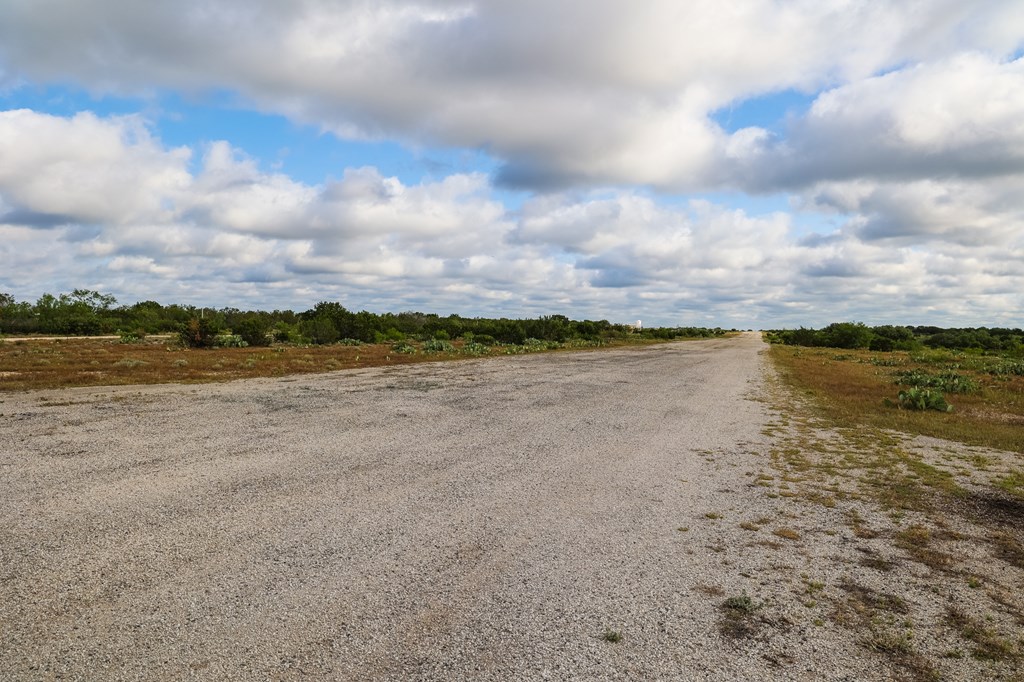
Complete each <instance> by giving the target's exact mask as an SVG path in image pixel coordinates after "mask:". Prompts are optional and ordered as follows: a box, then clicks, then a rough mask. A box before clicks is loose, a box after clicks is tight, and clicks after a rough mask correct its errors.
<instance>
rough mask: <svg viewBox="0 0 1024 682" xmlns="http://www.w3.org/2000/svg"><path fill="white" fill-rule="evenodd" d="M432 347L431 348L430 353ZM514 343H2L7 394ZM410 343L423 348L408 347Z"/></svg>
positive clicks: (487, 352) (199, 379) (419, 358)
mask: <svg viewBox="0 0 1024 682" xmlns="http://www.w3.org/2000/svg"><path fill="white" fill-rule="evenodd" d="M657 343H661V342H660V341H658V340H643V339H640V340H637V339H623V340H621V341H606V342H602V343H601V344H599V345H595V344H591V345H581V344H553V345H552V344H549V343H545V344H543V345H536V346H530V347H526V346H524V347H523V348H525V349H526V350H527V351H528V352H560V351H571V350H575V349H586V350H600V349H612V348H631V347H640V346H647V345H652V344H657ZM427 346H429V348H430V349H432V350H430V351H427V348H426V347H427ZM509 348H511V347H510V346H502V345H494V346H485V345H483V344H466V343H464V342H462V341H456V342H445V343H442V344H438V343H431V342H430V341H427V342H425V343H424V344H423V350H424V351H425V352H419V350H420V349H418V348H417V347H416V346H414V345H413V344H411V343H404V344H391V343H381V344H362V343H338V344H331V345H322V346H308V347H307V346H296V345H291V344H281V345H275V346H272V347H270V348H268V349H267V352H266V353H262V352H261V353H260V354H259V355H258V356H254V355H253V349H252V348H251V347H250V348H211V349H203V350H198V349H187V348H183V347H181V346H179V345H178V344H177V343H176V342H173V341H169V340H167V339H161V338H159V337H152V336H151V337H147V338H146V339H141V340H140V341H139V342H137V343H130V344H123V343H121V342H120V340H118V339H100V338H90V337H76V338H71V339H68V340H66V341H65V342H62V343H55V342H54V341H46V340H40V341H36V340H17V341H13V342H10V343H6V344H3V345H0V377H2V380H0V392H2V391H21V390H37V389H55V388H70V387H75V386H112V385H126V384H161V383H172V382H173V383H209V382H218V381H232V380H235V379H248V378H256V377H280V376H287V375H295V374H315V373H321V372H329V371H336V370H342V369H353V368H357V367H379V366H390V365H398V364H410V363H420V362H438V361H447V360H455V359H460V358H466V357H481V356H498V355H506V351H507V350H508V349H509ZM410 349H411V350H412V351H416V352H409V351H410Z"/></svg>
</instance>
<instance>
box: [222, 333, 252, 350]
mask: <svg viewBox="0 0 1024 682" xmlns="http://www.w3.org/2000/svg"><path fill="white" fill-rule="evenodd" d="M213 345H214V346H216V347H217V348H246V347H248V346H249V344H248V343H247V342H246V340H245V339H243V338H242V337H241V336H239V335H238V334H218V335H217V336H215V337H214V339H213Z"/></svg>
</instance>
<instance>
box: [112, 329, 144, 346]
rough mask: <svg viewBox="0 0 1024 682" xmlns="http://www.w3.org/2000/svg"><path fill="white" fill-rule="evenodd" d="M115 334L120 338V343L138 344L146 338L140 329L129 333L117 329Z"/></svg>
mask: <svg viewBox="0 0 1024 682" xmlns="http://www.w3.org/2000/svg"><path fill="white" fill-rule="evenodd" d="M117 334H118V336H120V337H121V343H140V342H141V341H142V340H143V339H145V338H146V332H145V331H144V330H142V329H136V330H135V331H130V332H126V331H123V330H121V329H118V330H117Z"/></svg>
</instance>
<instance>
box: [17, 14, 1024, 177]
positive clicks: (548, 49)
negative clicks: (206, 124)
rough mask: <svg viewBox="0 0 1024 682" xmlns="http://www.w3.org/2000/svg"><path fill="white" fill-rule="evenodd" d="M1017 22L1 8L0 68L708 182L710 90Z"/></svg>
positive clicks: (972, 38) (555, 171)
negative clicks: (198, 94) (228, 97)
mask: <svg viewBox="0 0 1024 682" xmlns="http://www.w3.org/2000/svg"><path fill="white" fill-rule="evenodd" d="M1022 39H1024V19H1022V18H1021V13H1020V12H1019V6H1018V4H1017V3H1016V2H1014V1H1013V0H1005V1H993V2H987V3H984V5H981V6H979V5H977V4H976V3H973V4H972V3H962V2H954V1H953V0H922V1H921V2H915V3H851V2H845V1H842V0H833V1H830V2H821V1H819V2H796V3H784V4H780V3H778V2H773V1H771V0H747V1H746V2H741V3H719V2H696V3H679V2H676V1H675V0H652V1H649V2H645V3H642V4H639V5H638V4H636V3H621V2H616V1H613V0H568V1H563V2H558V3H551V2H547V1H546V0H545V1H541V0H490V1H488V2H482V1H478V2H470V1H468V0H419V1H415V2H413V1H409V0H390V1H388V2H373V3H371V2H353V3H344V4H339V3H335V2H329V1H327V0H308V1H307V2H302V3H279V2H271V1H269V0H260V1H254V0H245V1H244V2H243V1H242V0H234V1H228V0H224V1H222V2H219V3H217V4H216V5H210V4H209V3H206V2H200V1H199V0H185V1H181V0H176V1H175V2H170V1H169V0H164V1H162V2H147V3H144V4H139V3H130V2H125V1H124V0H46V1H40V2H35V3H7V4H5V5H4V6H3V7H0V68H3V69H4V70H6V71H10V72H13V73H18V74H21V75H23V77H26V78H29V79H33V80H36V81H66V80H68V79H72V80H74V81H76V82H79V83H82V84H84V85H85V86H86V87H89V88H92V89H94V90H97V91H113V92H119V93H140V92H142V93H144V92H147V91H150V90H151V89H152V88H153V87H165V88H177V89H183V90H190V91H205V90H228V91H231V92H237V93H239V94H241V95H242V96H243V97H245V98H247V99H249V100H250V101H252V102H253V103H255V104H256V105H257V106H259V107H261V108H263V109H266V110H269V111H274V112H280V113H284V114H285V115H288V116H291V117H292V118H294V119H296V120H300V121H304V122H309V123H313V124H316V125H319V126H322V127H323V128H325V129H329V130H333V131H335V132H337V133H338V134H340V135H343V136H347V137H386V138H394V139H399V140H403V141H406V142H409V143H415V144H443V145H454V146H465V147H471V148H486V149H487V150H488V151H489V152H490V153H492V154H494V155H495V156H497V157H498V158H500V159H502V160H504V161H506V162H507V163H508V168H507V169H506V172H505V173H504V174H503V175H502V178H503V179H504V180H506V181H508V182H512V183H518V184H523V185H527V186H532V187H553V186H558V185H561V184H564V183H574V184H588V183H596V184H609V183H628V184H636V183H641V184H650V185H652V186H656V187H661V188H688V187H695V186H702V185H706V184H708V183H712V184H713V183H719V182H722V181H723V178H722V177H721V176H720V169H718V167H717V164H716V160H717V158H718V157H719V156H720V155H721V154H722V149H723V148H725V147H726V146H727V145H728V144H729V140H728V138H727V136H726V135H725V134H724V133H723V132H722V131H721V130H720V129H719V128H718V127H717V126H716V125H715V124H714V123H712V122H711V121H710V120H709V118H708V115H709V114H710V113H711V112H713V111H715V110H716V109H718V108H720V107H723V106H726V105H729V104H732V103H736V102H741V101H743V100H745V99H747V98H750V97H755V96H759V95H764V94H769V93H772V92H777V91H780V90H784V89H787V88H795V89H799V90H802V91H805V92H814V91H816V90H818V89H820V88H822V87H826V86H831V85H839V86H840V89H839V91H837V92H836V93H834V94H832V95H829V96H828V97H831V98H833V99H836V98H840V97H841V94H842V92H843V90H842V87H843V86H844V85H845V84H852V86H853V87H854V88H856V87H858V86H857V83H859V82H860V81H862V80H863V79H865V78H870V77H871V76H873V75H874V74H876V73H877V72H879V71H882V70H886V69H891V68H894V67H898V66H900V65H901V64H905V63H919V62H920V63H930V62H932V61H935V60H940V61H941V60H942V59H944V58H945V56H946V55H949V54H958V53H963V52H967V51H981V52H984V53H985V54H987V55H991V58H993V59H998V58H1000V57H1004V56H1006V55H1008V54H1010V53H1012V52H1013V50H1015V49H1017V48H1019V47H1020V46H1021V45H1022V44H1024V43H1022ZM954 68H955V67H954ZM964 68H965V69H966V70H968V71H971V70H972V67H970V66H969V65H968V66H965V67H964ZM975 70H976V69H975ZM940 77H941V76H940ZM1006 85H1012V83H1007V84H1006ZM864 87H866V88H868V89H869V90H870V89H871V88H872V87H874V86H871V85H868V86H864ZM998 87H1001V85H1000V83H999V82H996V81H991V80H985V81H982V82H979V83H978V84H977V87H975V88H974V89H970V90H969V93H968V94H971V95H981V96H983V97H991V95H992V89H993V88H998ZM879 88H881V89H884V86H879ZM925 88H926V85H925V84H924V83H923V75H922V91H925ZM876 89H878V88H876ZM958 92H961V91H958ZM1018 92H1019V89H1018ZM849 94H850V97H854V96H855V95H856V94H857V91H856V90H851V91H850V93H849ZM867 94H868V95H874V92H873V91H872V92H868V93H867ZM828 97H826V99H824V100H822V102H821V106H822V107H824V106H825V105H826V104H827V100H828ZM840 104H841V105H843V106H845V104H846V103H840ZM961 113H962V112H961ZM1012 114H1013V112H1012V111H1010V112H1007V115H1008V116H1012ZM953 115H954V119H955V118H956V116H957V115H958V113H957V112H953ZM998 115H999V114H997V116H998ZM814 116H817V114H815V115H814ZM812 118H813V117H812ZM812 123H813V121H812ZM955 124H956V121H955V120H953V121H952V124H951V125H954V126H955ZM939 127H941V126H939ZM914 130H915V131H920V130H921V129H920V128H918V127H916V126H915V128H914ZM915 134H916V133H915ZM921 134H924V133H921ZM936 134H938V133H936ZM733 143H734V146H735V143H736V141H735V140H734V141H733Z"/></svg>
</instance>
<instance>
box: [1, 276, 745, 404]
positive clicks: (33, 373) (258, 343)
mask: <svg viewBox="0 0 1024 682" xmlns="http://www.w3.org/2000/svg"><path fill="white" fill-rule="evenodd" d="M727 333H729V332H726V331H725V330H723V329H708V328H703V327H662V328H650V329H635V328H633V327H631V326H629V325H621V324H612V323H610V322H608V321H606V320H600V321H592V320H582V321H578V320H571V319H569V318H568V317H565V316H564V315H550V316H543V317H538V318H534V319H489V318H465V317H461V316H459V315H449V316H447V317H443V316H439V315H436V314H427V313H418V312H403V313H397V314H393V313H384V314H376V313H371V312H368V311H361V312H358V313H356V312H352V311H349V310H347V309H346V308H345V307H343V306H342V305H341V304H339V303H335V302H321V303H318V304H317V305H316V306H314V307H313V308H312V309H310V310H307V311H304V312H301V313H295V312H292V311H288V310H286V311H279V310H278V311H273V312H266V311H242V310H237V309H234V308H225V309H220V310H216V309H211V308H195V307H192V306H182V305H167V306H164V305H161V304H159V303H156V302H154V301H145V302H142V303H137V304H134V305H131V306H116V300H115V299H114V297H112V296H109V295H105V294H100V293H98V292H95V291H88V290H81V289H79V290H75V291H74V292H72V293H71V294H61V295H60V296H51V295H49V294H47V295H44V296H43V297H41V298H40V299H39V300H38V301H36V302H35V303H34V304H33V303H28V302H17V301H15V300H14V298H13V297H11V296H9V295H6V294H0V334H15V335H16V336H10V337H7V338H4V336H0V390H24V389H44V388H60V387H69V386H95V385H118V384H146V383H166V382H186V383H192V382H208V381H223V380H230V379H240V378H250V377H276V376H285V375H289V374H302V373H313V372H326V371H334V370H339V369H351V368H355V367H372V366H379V365H389V364H405V363H411V362H429V361H435V360H449V359H457V358H465V357H484V356H493V355H519V354H525V353H536V352H542V351H558V350H574V349H589V348H605V347H617V346H623V345H634V344H646V343H655V342H659V341H667V340H672V339H679V338H713V337H718V336H723V335H725V334H727ZM37 335H42V336H46V335H50V336H54V337H55V338H52V339H51V340H48V341H40V342H37V341H31V340H26V339H22V338H18V337H23V336H29V337H31V336H37ZM104 335H105V336H109V337H113V338H102V339H101V338H94V337H96V336H104ZM68 336H71V337H75V338H64V337H68Z"/></svg>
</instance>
